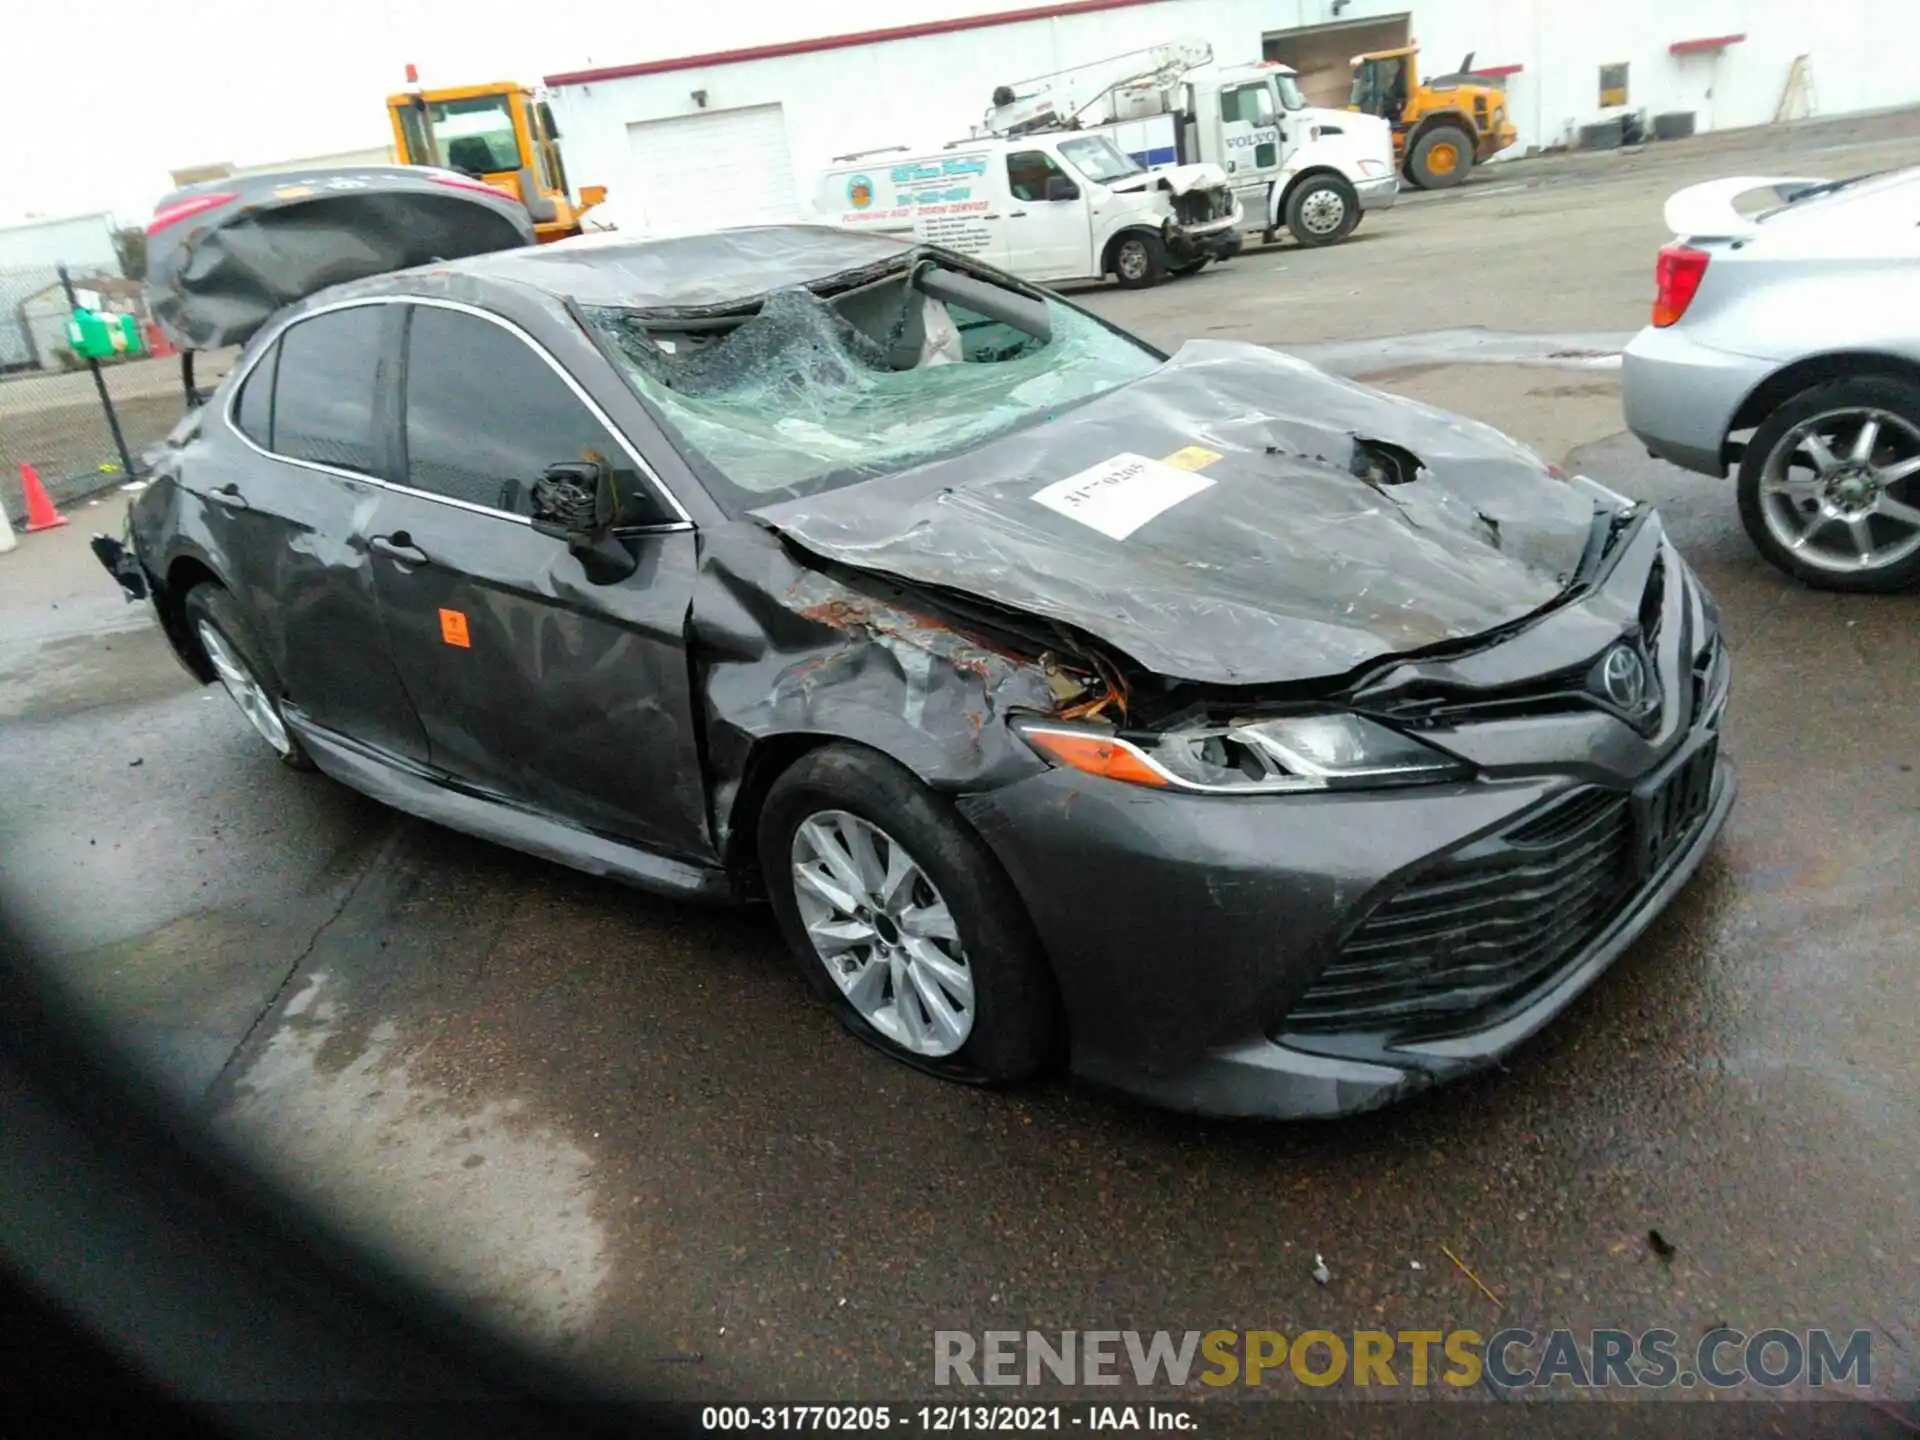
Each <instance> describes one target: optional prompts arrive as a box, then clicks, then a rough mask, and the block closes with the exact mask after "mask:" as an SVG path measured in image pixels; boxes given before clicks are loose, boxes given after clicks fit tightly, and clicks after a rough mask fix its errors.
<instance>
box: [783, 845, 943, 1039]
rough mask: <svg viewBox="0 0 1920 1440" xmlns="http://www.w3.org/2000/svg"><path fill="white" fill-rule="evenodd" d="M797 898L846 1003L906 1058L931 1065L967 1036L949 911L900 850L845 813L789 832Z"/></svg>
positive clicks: (811, 938) (817, 952)
mask: <svg viewBox="0 0 1920 1440" xmlns="http://www.w3.org/2000/svg"><path fill="white" fill-rule="evenodd" d="M791 859H792V867H793V892H794V898H795V901H796V902H797V904H798V906H799V910H800V920H801V923H802V924H803V925H804V926H805V927H806V932H807V938H808V940H809V942H811V944H812V946H813V950H814V954H815V955H816V956H817V957H818V958H819V960H820V963H821V964H822V965H824V966H825V967H826V970H827V974H828V975H830V976H832V977H833V982H834V984H835V985H836V986H837V987H838V988H839V990H840V993H841V994H842V995H843V996H845V997H846V1000H847V1003H848V1004H849V1005H851V1006H852V1007H853V1008H854V1010H855V1011H857V1012H858V1013H859V1015H860V1016H861V1018H862V1019H864V1020H865V1021H866V1022H867V1023H868V1024H869V1025H871V1026H873V1028H874V1029H875V1030H877V1031H879V1032H880V1034H882V1035H884V1036H885V1037H886V1038H887V1039H889V1040H891V1041H893V1042H894V1044H896V1045H898V1046H900V1047H901V1048H902V1049H903V1050H907V1051H910V1052H912V1053H913V1054H915V1055H923V1056H926V1057H928V1058H932V1059H937V1058H940V1057H942V1056H947V1055H952V1054H953V1053H954V1052H955V1051H957V1050H959V1049H960V1047H961V1046H963V1045H965V1044H966V1042H967V1037H968V1035H970V1034H971V1033H972V1032H973V1021H974V1012H975V1005H974V987H973V970H972V968H971V967H970V966H969V965H968V964H967V957H966V953H965V951H964V950H963V949H962V948H961V945H960V937H959V933H958V931H957V930H956V929H955V927H954V920H953V912H952V911H951V910H950V909H949V908H948V906H947V902H946V899H945V898H944V897H943V896H942V895H941V894H940V891H939V889H938V888H937V887H936V886H935V885H934V883H933V881H932V880H931V879H929V878H928V877H927V874H926V872H925V871H924V870H923V869H922V868H921V867H920V864H919V862H918V861H916V860H915V859H914V858H913V856H912V855H910V854H909V853H908V852H907V850H906V847H905V846H903V845H901V844H900V842H899V841H897V840H895V839H894V838H893V837H892V836H891V835H889V834H888V833H887V832H886V831H885V830H882V829H881V828H880V827H879V826H878V825H875V824H874V823H873V822H872V821H870V820H864V819H862V818H861V817H860V816H858V815H854V814H852V813H850V812H848V811H845V810H821V811H816V812H815V813H813V814H812V815H809V816H808V817H807V818H806V819H805V820H803V821H802V822H801V823H800V826H799V828H798V829H797V830H795V832H794V836H793V844H792V857H791Z"/></svg>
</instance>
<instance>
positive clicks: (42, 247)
mask: <svg viewBox="0 0 1920 1440" xmlns="http://www.w3.org/2000/svg"><path fill="white" fill-rule="evenodd" d="M113 231H114V225H113V216H112V215H110V214H108V213H107V212H106V211H104V210H103V211H100V212H98V213H96V214H92V215H63V216H58V217H48V218H43V219H34V220H23V221H20V222H18V223H16V224H12V225H0V374H3V373H5V372H7V371H9V370H18V369H22V368H25V367H27V366H32V365H38V364H40V363H41V357H42V346H41V344H40V339H39V336H38V334H37V332H36V331H35V328H34V322H33V320H32V319H31V318H30V317H29V316H28V315H26V314H25V313H24V312H23V310H22V306H24V305H25V304H26V303H27V302H28V301H30V300H33V299H35V298H36V297H38V296H41V295H42V294H44V292H45V291H46V289H47V287H48V286H49V285H50V284H52V283H53V282H54V280H55V278H56V275H57V272H56V270H55V267H56V266H58V265H65V266H66V267H67V269H68V270H69V271H70V272H71V273H72V274H73V275H75V276H82V275H92V274H103V275H117V274H119V273H120V257H119V252H118V251H116V250H115V249H114V245H113ZM63 323H64V322H63Z"/></svg>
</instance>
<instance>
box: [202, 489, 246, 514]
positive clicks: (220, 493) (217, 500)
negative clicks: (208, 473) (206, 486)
mask: <svg viewBox="0 0 1920 1440" xmlns="http://www.w3.org/2000/svg"><path fill="white" fill-rule="evenodd" d="M207 499H209V500H211V501H213V503H214V504H216V505H224V506H226V507H227V509H229V510H251V509H252V508H253V507H252V506H251V505H249V504H247V497H246V496H244V495H242V494H241V493H240V487H239V486H238V485H222V486H221V487H220V488H219V489H218V490H209V491H208V492H207Z"/></svg>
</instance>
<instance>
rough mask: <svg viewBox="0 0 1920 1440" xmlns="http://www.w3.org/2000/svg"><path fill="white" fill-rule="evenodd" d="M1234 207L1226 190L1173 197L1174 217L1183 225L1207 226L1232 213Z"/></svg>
mask: <svg viewBox="0 0 1920 1440" xmlns="http://www.w3.org/2000/svg"><path fill="white" fill-rule="evenodd" d="M1232 205H1233V202H1232V200H1231V199H1230V198H1229V197H1228V195H1227V192H1226V191H1224V190H1189V191H1188V192H1187V193H1186V194H1184V195H1176V196H1174V197H1173V215H1174V218H1175V219H1176V220H1178V221H1179V222H1180V223H1181V224H1182V225H1205V224H1206V223H1207V222H1208V221H1210V220H1219V219H1222V218H1224V217H1225V216H1226V215H1228V214H1229V213H1231V209H1232Z"/></svg>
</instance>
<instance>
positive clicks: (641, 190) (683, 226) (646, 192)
mask: <svg viewBox="0 0 1920 1440" xmlns="http://www.w3.org/2000/svg"><path fill="white" fill-rule="evenodd" d="M627 147H628V150H629V151H630V153H631V154H632V156H633V171H632V175H633V179H634V183H635V188H636V189H637V191H638V194H636V195H635V197H634V198H635V199H636V200H637V201H638V202H639V205H640V208H641V209H643V210H644V211H645V212H646V216H647V222H648V229H649V230H651V231H652V232H654V233H655V234H684V233H686V232H688V231H692V230H712V229H718V228H721V227H723V226H728V225H765V224H772V223H779V222H782V221H788V220H795V219H798V218H799V214H800V203H799V199H798V197H797V196H796V195H795V193H794V185H793V160H792V158H791V157H790V156H789V154H788V153H787V117H786V115H785V114H784V113H783V112H782V110H781V108H780V107H779V106H778V105H754V106H750V107H748V108H746V109H742V110H706V111H702V112H700V113H699V114H696V115H682V116H679V117H678V118H676V119H672V120H642V121H640V122H638V123H637V124H633V125H629V126H627Z"/></svg>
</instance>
